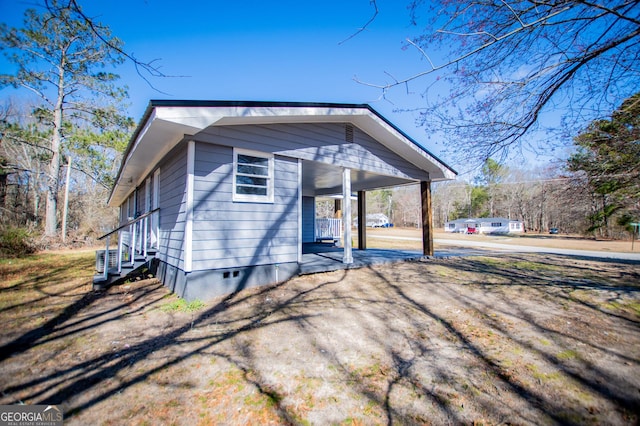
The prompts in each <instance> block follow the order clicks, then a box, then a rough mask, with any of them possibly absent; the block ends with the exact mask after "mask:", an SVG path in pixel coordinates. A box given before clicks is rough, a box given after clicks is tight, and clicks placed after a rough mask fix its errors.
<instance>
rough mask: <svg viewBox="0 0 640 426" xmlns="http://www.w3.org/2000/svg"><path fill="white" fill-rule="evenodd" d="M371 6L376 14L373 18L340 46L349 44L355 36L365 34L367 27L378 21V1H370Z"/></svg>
mask: <svg viewBox="0 0 640 426" xmlns="http://www.w3.org/2000/svg"><path fill="white" fill-rule="evenodd" d="M369 4H372V5H373V8H374V12H373V15H372V16H371V18H369V20H368V21H367V22H366V24H364V25H363V26H362V27H361V28H359V29H358V30H357V31H356V32H355V33H353V34H351V35H350V36H349V37H347V38H345V39H344V40H342V41H341V42H339V43H338V44H339V45H340V44H344V43H346V42H348V41H349V40H351V39H352V38H354V37H355V36H357V35H358V34H360V33H361V32H363V31H364V30H366V29H367V27H368V26H369V25H370V24H371V23H372V22H373V21H374V20H375V19H376V16H378V4H377V3H376V0H369Z"/></svg>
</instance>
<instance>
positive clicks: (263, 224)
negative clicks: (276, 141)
mask: <svg viewBox="0 0 640 426" xmlns="http://www.w3.org/2000/svg"><path fill="white" fill-rule="evenodd" d="M274 163H275V164H274V202H273V203H253V202H233V201H232V190H233V188H232V187H233V149H232V148H231V147H225V146H219V145H213V144H208V143H196V155H195V176H194V216H193V270H194V271H197V270H206V269H219V268H233V267H243V266H255V265H268V264H278V263H286V262H296V261H297V256H298V205H297V204H298V163H297V161H296V160H293V159H288V158H283V157H280V156H276V157H275V161H274ZM160 200H162V196H161V197H160Z"/></svg>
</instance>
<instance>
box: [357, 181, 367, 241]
mask: <svg viewBox="0 0 640 426" xmlns="http://www.w3.org/2000/svg"><path fill="white" fill-rule="evenodd" d="M366 249H367V195H366V191H358V250H366Z"/></svg>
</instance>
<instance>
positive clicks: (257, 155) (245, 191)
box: [233, 149, 274, 203]
mask: <svg viewBox="0 0 640 426" xmlns="http://www.w3.org/2000/svg"><path fill="white" fill-rule="evenodd" d="M273 164H274V160H273V154H266V153H261V152H255V151H247V150H241V149H234V151H233V201H252V202H258V203H272V202H273Z"/></svg>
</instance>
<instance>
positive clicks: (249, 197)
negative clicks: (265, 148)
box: [232, 148, 275, 203]
mask: <svg viewBox="0 0 640 426" xmlns="http://www.w3.org/2000/svg"><path fill="white" fill-rule="evenodd" d="M239 155H247V156H251V157H256V158H264V159H266V160H267V175H266V176H260V177H261V178H262V177H264V178H265V179H266V180H267V194H266V195H256V194H238V193H237V191H236V180H237V177H238V156H239ZM274 169H275V160H274V155H273V154H271V153H267V152H260V151H253V150H249V149H241V148H233V187H232V191H233V195H232V199H233V201H235V202H250V203H273V199H274V186H275V185H274V174H275V172H274Z"/></svg>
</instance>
